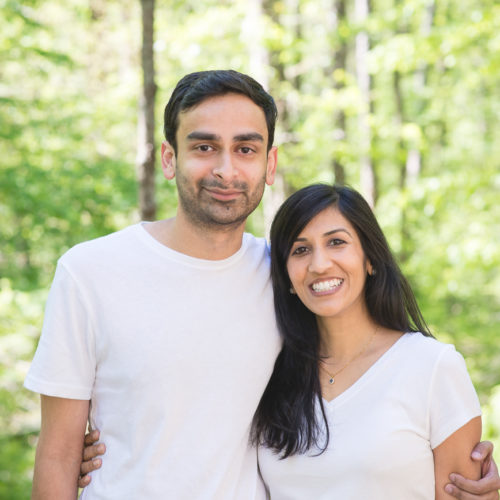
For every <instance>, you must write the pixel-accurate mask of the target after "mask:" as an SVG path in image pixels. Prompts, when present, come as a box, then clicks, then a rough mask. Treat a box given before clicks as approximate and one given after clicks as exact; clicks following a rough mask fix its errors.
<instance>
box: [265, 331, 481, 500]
mask: <svg viewBox="0 0 500 500" xmlns="http://www.w3.org/2000/svg"><path fill="white" fill-rule="evenodd" d="M323 403H324V406H325V412H326V417H327V420H328V425H329V430H330V441H329V445H328V448H327V449H326V451H325V452H324V453H322V454H319V455H318V453H319V451H320V450H319V449H318V448H315V449H311V450H310V451H309V452H308V453H306V454H302V455H293V456H292V457H289V458H286V459H284V460H279V457H278V456H277V455H276V454H274V453H273V452H272V451H270V450H269V449H267V448H264V447H261V448H259V452H258V456H259V466H260V470H261V473H262V477H263V479H264V481H265V483H266V485H267V487H268V488H269V490H270V494H271V498H272V500H311V499H314V500H333V499H335V500H337V499H339V500H340V499H341V500H360V499H369V500H431V499H433V498H434V493H435V492H434V460H433V454H432V450H433V449H434V448H436V447H437V446H439V445H440V444H441V443H442V442H443V441H444V440H445V439H446V438H447V437H449V436H450V435H451V434H453V432H455V431H456V430H458V429H459V428H460V427H462V426H463V425H465V424H466V423H467V422H469V421H470V420H471V419H472V418H474V417H476V416H478V415H480V414H481V408H480V406H479V401H478V398H477V395H476V392H475V390H474V387H473V385H472V383H471V381H470V378H469V375H468V373H467V369H466V367H465V362H464V360H463V358H462V356H461V355H460V354H459V353H457V352H456V351H455V348H454V347H453V346H452V345H449V344H442V343H440V342H438V341H437V340H434V339H432V338H429V337H424V336H423V335H421V334H420V333H407V334H405V335H403V336H402V337H401V338H400V339H399V340H398V341H397V342H396V343H395V344H394V345H393V346H392V347H391V348H390V349H389V350H388V351H387V352H386V353H385V354H384V355H383V356H382V357H381V358H380V359H379V360H378V361H377V362H376V363H375V364H374V365H373V366H372V367H371V368H370V369H369V370H368V371H367V372H365V374H364V375H363V376H362V377H361V378H360V379H358V380H357V381H356V382H355V383H354V384H353V385H352V386H351V387H349V388H348V389H347V390H346V391H344V392H343V393H342V394H340V395H339V396H338V397H336V398H335V399H333V400H332V401H330V402H327V401H323ZM318 411H320V410H319V405H318ZM314 455H316V456H314Z"/></svg>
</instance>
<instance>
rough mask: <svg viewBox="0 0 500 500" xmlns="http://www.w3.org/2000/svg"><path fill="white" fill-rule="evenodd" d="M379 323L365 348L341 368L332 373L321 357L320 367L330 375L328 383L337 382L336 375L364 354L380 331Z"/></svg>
mask: <svg viewBox="0 0 500 500" xmlns="http://www.w3.org/2000/svg"><path fill="white" fill-rule="evenodd" d="M378 328H379V327H378V325H377V327H376V328H375V331H374V332H373V334H372V336H371V337H370V340H369V341H368V342H367V343H366V344H365V345H364V347H363V349H361V351H359V352H358V353H357V354H355V355H354V357H353V358H351V359H350V360H349V361H348V362H347V363H346V364H345V365H344V366H343V367H342V368H341V369H340V370H338V371H336V372H335V373H330V372H329V371H328V370H327V369H326V368H325V367H324V366H323V365H324V364H325V365H326V364H327V363H326V362H325V361H323V360H322V359H320V363H321V364H320V365H319V367H320V368H321V369H322V370H323V371H324V372H325V373H326V374H327V375H328V376H329V377H330V380H328V383H329V384H330V385H332V384H334V383H335V377H336V376H337V375H338V374H339V373H340V372H341V371H343V370H344V369H345V368H347V367H348V366H349V365H350V364H351V363H352V362H353V361H354V360H355V359H357V358H359V357H360V356H361V354H363V353H364V352H365V351H366V350H367V349H368V346H369V345H370V344H371V343H372V340H373V338H374V337H375V334H376V333H377V331H378Z"/></svg>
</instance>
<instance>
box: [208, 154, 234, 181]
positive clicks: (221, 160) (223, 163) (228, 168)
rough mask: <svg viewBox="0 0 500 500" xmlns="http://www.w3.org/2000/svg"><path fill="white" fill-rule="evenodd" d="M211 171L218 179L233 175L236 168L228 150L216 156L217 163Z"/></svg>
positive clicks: (228, 177)
mask: <svg viewBox="0 0 500 500" xmlns="http://www.w3.org/2000/svg"><path fill="white" fill-rule="evenodd" d="M212 172H213V174H214V175H215V176H216V177H219V178H220V179H230V178H232V177H233V176H234V175H235V173H236V169H235V168H234V165H233V159H232V157H231V154H230V153H229V152H224V153H222V154H220V155H219V156H218V157H217V163H216V165H215V167H214V169H213V171H212Z"/></svg>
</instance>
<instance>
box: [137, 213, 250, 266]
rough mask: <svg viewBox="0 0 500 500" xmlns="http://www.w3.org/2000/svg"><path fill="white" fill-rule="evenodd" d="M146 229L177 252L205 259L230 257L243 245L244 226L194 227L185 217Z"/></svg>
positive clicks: (162, 221) (151, 224) (154, 224)
mask: <svg viewBox="0 0 500 500" xmlns="http://www.w3.org/2000/svg"><path fill="white" fill-rule="evenodd" d="M145 227H146V230H147V231H148V233H149V234H150V235H151V236H153V238H155V239H156V240H157V241H159V242H160V243H161V244H162V245H165V246H167V247H168V248H171V249H172V250H175V251H176V252H180V253H183V254H185V255H189V256H190V257H195V258H197V259H206V260H222V259H227V258H228V257H230V256H231V255H233V254H234V253H236V252H237V251H238V250H239V249H240V248H241V242H242V238H243V231H244V229H245V225H244V224H241V225H239V226H238V227H232V228H226V229H225V230H219V231H217V230H209V229H207V228H200V227H195V226H193V225H192V224H190V223H189V222H187V221H186V220H184V219H183V218H182V216H179V215H177V216H176V217H173V218H171V219H164V220H161V221H157V222H152V223H150V224H147V225H146V226H145Z"/></svg>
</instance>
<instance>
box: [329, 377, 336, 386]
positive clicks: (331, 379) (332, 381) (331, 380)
mask: <svg viewBox="0 0 500 500" xmlns="http://www.w3.org/2000/svg"><path fill="white" fill-rule="evenodd" d="M328 382H329V383H330V385H332V384H333V383H334V382H335V379H334V378H333V377H331V378H330V380H329V381H328Z"/></svg>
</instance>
